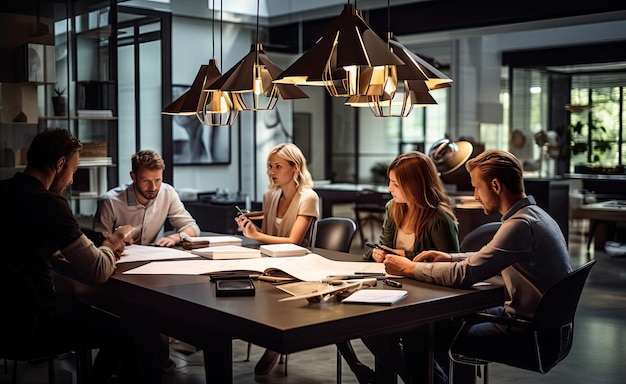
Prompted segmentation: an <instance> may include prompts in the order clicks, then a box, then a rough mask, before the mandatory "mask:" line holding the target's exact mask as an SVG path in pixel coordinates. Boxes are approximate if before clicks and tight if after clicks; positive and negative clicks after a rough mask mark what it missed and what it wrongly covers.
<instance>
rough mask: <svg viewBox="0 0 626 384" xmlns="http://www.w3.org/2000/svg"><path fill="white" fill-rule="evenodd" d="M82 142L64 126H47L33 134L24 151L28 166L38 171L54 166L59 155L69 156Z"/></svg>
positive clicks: (80, 147)
mask: <svg viewBox="0 0 626 384" xmlns="http://www.w3.org/2000/svg"><path fill="white" fill-rule="evenodd" d="M82 148H83V144H82V143H81V142H80V140H78V138H77V137H76V136H74V135H72V134H71V133H70V131H68V130H67V129H64V128H47V129H45V130H44V131H42V132H40V133H38V134H37V136H35V138H34V139H33V141H32V142H31V143H30V148H28V152H27V153H26V161H27V162H28V167H29V168H33V169H37V170H39V171H46V170H48V169H50V168H55V167H56V164H57V161H58V160H59V159H60V158H61V157H66V158H69V157H70V156H72V155H73V154H74V153H76V151H80V150H81V149H82Z"/></svg>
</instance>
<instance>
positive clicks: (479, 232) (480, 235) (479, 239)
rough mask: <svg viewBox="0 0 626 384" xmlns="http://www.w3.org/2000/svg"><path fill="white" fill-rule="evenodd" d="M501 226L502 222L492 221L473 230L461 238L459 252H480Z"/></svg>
mask: <svg viewBox="0 0 626 384" xmlns="http://www.w3.org/2000/svg"><path fill="white" fill-rule="evenodd" d="M501 225H502V222H500V221H493V222H490V223H485V224H482V225H480V226H478V227H476V228H474V229H473V230H472V231H471V232H470V233H468V234H467V235H466V236H465V237H464V238H463V241H461V245H460V249H461V252H476V251H478V250H480V249H481V248H482V247H483V246H484V245H485V244H487V243H488V242H489V241H491V239H492V238H493V235H495V234H496V232H498V229H500V226H501Z"/></svg>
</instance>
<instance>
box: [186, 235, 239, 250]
mask: <svg viewBox="0 0 626 384" xmlns="http://www.w3.org/2000/svg"><path fill="white" fill-rule="evenodd" d="M181 244H182V245H183V248H184V249H197V248H206V247H214V246H220V245H239V246H240V245H241V238H239V237H236V236H195V237H190V236H187V237H186V238H185V240H183V242H182V243H181Z"/></svg>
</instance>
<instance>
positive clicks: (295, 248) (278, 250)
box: [259, 243, 311, 257]
mask: <svg viewBox="0 0 626 384" xmlns="http://www.w3.org/2000/svg"><path fill="white" fill-rule="evenodd" d="M259 249H260V250H261V253H262V254H264V255H267V256H271V257H289V256H303V255H306V254H308V253H311V251H309V250H308V249H307V248H304V247H301V246H299V245H296V244H289V243H286V244H264V245H261V246H260V247H259Z"/></svg>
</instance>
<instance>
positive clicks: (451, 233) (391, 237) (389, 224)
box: [363, 201, 459, 260]
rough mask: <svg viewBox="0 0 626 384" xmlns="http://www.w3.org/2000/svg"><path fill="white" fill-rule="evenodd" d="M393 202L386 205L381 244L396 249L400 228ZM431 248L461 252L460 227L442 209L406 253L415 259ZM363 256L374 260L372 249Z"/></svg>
mask: <svg viewBox="0 0 626 384" xmlns="http://www.w3.org/2000/svg"><path fill="white" fill-rule="evenodd" d="M391 203H392V201H389V202H388V203H387V205H386V206H385V216H384V219H383V232H382V234H381V235H380V244H382V245H386V246H388V247H390V248H394V249H396V248H397V247H396V234H397V232H398V228H397V227H396V223H395V222H394V221H393V219H392V218H391V212H390V207H391ZM430 249H434V250H437V251H443V252H448V253H453V252H459V227H458V225H457V224H456V223H455V222H454V220H453V219H452V218H451V217H450V216H448V215H446V214H445V213H443V212H441V211H437V212H436V213H435V215H434V216H433V217H432V218H431V219H430V220H429V221H428V222H427V223H426V225H425V226H424V230H423V231H422V233H420V234H417V235H416V237H415V243H414V244H413V249H405V254H406V257H407V258H408V259H411V260H413V258H414V257H415V255H417V254H418V253H420V252H422V251H426V250H430ZM363 258H364V259H365V260H373V259H372V249H368V250H367V252H366V253H365V255H363Z"/></svg>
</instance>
